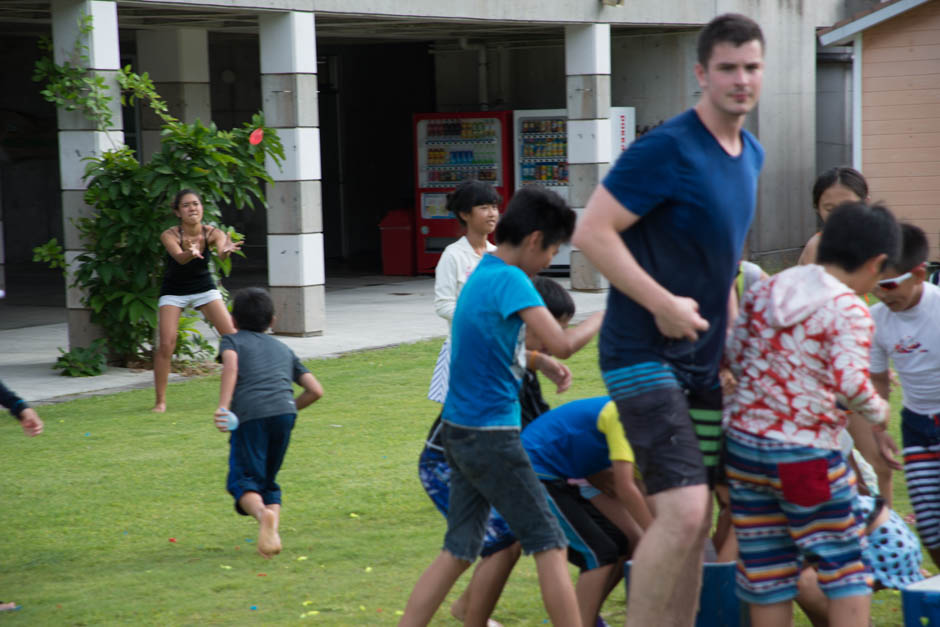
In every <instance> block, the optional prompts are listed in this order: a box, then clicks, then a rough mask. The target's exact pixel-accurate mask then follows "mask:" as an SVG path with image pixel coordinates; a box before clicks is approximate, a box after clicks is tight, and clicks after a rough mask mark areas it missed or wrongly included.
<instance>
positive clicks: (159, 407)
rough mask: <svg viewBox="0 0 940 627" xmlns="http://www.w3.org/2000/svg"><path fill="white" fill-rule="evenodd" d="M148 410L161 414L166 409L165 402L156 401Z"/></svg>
mask: <svg viewBox="0 0 940 627" xmlns="http://www.w3.org/2000/svg"><path fill="white" fill-rule="evenodd" d="M150 411H152V412H154V413H155V414H162V413H163V412H165V411H166V403H157V404H156V405H154V406H153V409H151V410H150Z"/></svg>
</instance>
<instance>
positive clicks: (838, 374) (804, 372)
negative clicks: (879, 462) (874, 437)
mask: <svg viewBox="0 0 940 627" xmlns="http://www.w3.org/2000/svg"><path fill="white" fill-rule="evenodd" d="M899 246H900V237H899V230H898V225H897V223H896V221H895V219H894V217H893V216H892V215H891V213H890V212H889V211H888V210H887V209H886V208H884V207H880V206H869V205H866V204H865V203H860V202H859V203H845V204H843V205H840V206H839V207H838V208H837V209H836V210H835V211H834V212H833V213H832V215H831V216H830V217H829V220H828V221H827V222H826V225H825V228H824V229H823V234H822V238H821V240H820V244H819V252H818V255H817V263H818V264H819V265H806V266H797V267H794V268H790V269H789V270H786V271H784V272H781V273H779V274H777V275H776V276H774V277H773V278H771V279H768V280H766V281H763V282H761V283H759V284H758V285H756V286H755V287H754V288H752V289H751V290H750V291H749V292H748V293H747V294H746V295H745V297H744V301H743V303H742V305H741V313H740V315H739V316H738V319H737V321H736V322H735V325H734V329H733V331H732V333H731V334H730V336H729V338H728V341H727V351H726V352H727V355H726V356H727V359H728V362H729V364H730V367H731V371H732V373H733V374H734V376H735V378H736V379H737V381H738V385H737V389H736V390H735V393H734V395H733V396H732V398H731V400H730V402H729V403H728V404H727V405H726V407H725V409H724V426H725V429H726V446H727V473H728V479H729V483H730V486H731V510H732V518H733V521H734V527H735V533H736V535H737V537H738V542H739V545H740V549H739V550H740V559H739V561H738V577H737V581H738V596H739V597H740V598H742V599H743V600H745V601H747V602H748V603H750V605H751V622H752V623H753V624H755V625H777V624H789V621H791V620H792V612H793V604H792V600H793V598H794V597H795V596H796V594H797V580H798V578H799V574H800V566H801V563H802V556H808V555H812V556H814V557H815V558H818V560H819V561H818V570H819V582H820V587H821V588H822V590H823V592H824V593H825V594H826V596H827V597H829V599H830V603H829V620H830V624H831V625H867V624H868V615H869V610H870V607H869V602H870V594H871V581H872V578H871V572H870V571H869V569H868V568H867V567H866V566H865V565H864V563H863V562H862V558H861V550H862V542H863V532H864V523H863V521H860V520H856V517H855V515H854V514H853V510H852V503H853V501H854V499H855V494H856V490H855V476H854V474H853V473H852V471H851V470H850V469H849V467H848V465H847V464H846V462H845V459H844V458H843V457H842V454H841V451H840V449H839V434H840V432H842V431H843V430H844V429H845V425H846V416H845V411H844V410H843V409H840V408H839V407H838V406H837V403H841V405H842V406H844V407H846V408H848V409H851V410H853V411H856V412H858V413H859V414H861V415H862V416H864V417H865V418H867V419H868V420H869V421H870V422H871V423H872V424H873V425H878V426H876V427H875V428H879V429H882V430H883V429H884V424H885V423H886V421H887V419H888V415H889V411H888V405H887V403H886V402H885V401H884V400H883V399H882V398H881V397H880V396H878V394H877V393H876V391H875V389H874V387H873V386H872V385H871V383H870V381H869V376H868V367H869V347H870V346H871V339H872V334H873V331H874V327H873V324H872V321H871V316H870V315H869V313H868V307H867V306H866V305H865V303H864V302H862V300H861V299H859V298H858V296H857V295H858V294H864V293H866V292H868V291H870V290H871V289H872V288H873V287H874V285H875V282H876V281H877V280H878V278H879V275H880V273H881V271H882V270H883V268H884V266H885V263H887V262H889V261H892V260H894V259H895V258H896V257H897V255H898V252H899Z"/></svg>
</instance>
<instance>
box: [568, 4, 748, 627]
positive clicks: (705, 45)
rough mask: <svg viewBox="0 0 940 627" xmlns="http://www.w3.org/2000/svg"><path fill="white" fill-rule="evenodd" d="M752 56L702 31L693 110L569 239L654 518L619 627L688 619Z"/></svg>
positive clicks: (631, 157) (741, 231) (714, 32)
mask: <svg viewBox="0 0 940 627" xmlns="http://www.w3.org/2000/svg"><path fill="white" fill-rule="evenodd" d="M763 53H764V38H763V34H762V33H761V30H760V27H759V26H758V25H757V24H756V23H755V22H754V21H752V20H751V19H749V18H747V17H744V16H742V15H735V14H727V15H722V16H719V17H717V18H715V19H714V20H712V21H711V22H710V23H709V24H708V25H707V26H706V27H705V28H704V29H703V30H702V32H701V34H700V35H699V40H698V63H697V64H696V66H695V75H696V78H697V79H698V83H699V86H700V87H701V90H702V95H701V98H700V99H699V102H698V103H697V104H696V105H695V107H693V108H692V109H691V110H689V111H687V112H685V113H683V114H681V115H679V116H677V117H675V118H673V119H672V120H669V121H668V122H666V123H665V124H663V125H662V126H660V127H658V128H656V129H654V130H653V131H651V132H649V133H648V134H646V135H644V136H642V137H640V138H639V139H637V140H636V141H635V142H634V143H633V144H632V145H631V146H630V148H629V149H628V150H627V151H626V152H624V153H623V154H622V155H621V156H620V158H619V159H618V161H617V163H616V164H615V165H614V166H613V168H611V170H610V172H609V173H608V175H607V176H606V178H605V179H604V181H603V183H602V184H601V185H600V186H598V187H597V189H596V190H595V191H594V193H593V195H592V196H591V199H590V200H589V201H588V206H587V209H586V211H585V214H584V216H583V217H582V218H581V220H580V222H579V224H578V228H577V231H576V233H575V238H574V244H575V245H576V246H577V247H578V248H580V249H581V250H582V251H583V252H584V254H585V256H586V257H587V258H588V259H589V260H590V261H591V262H592V263H593V264H594V265H595V266H596V267H597V268H598V270H600V271H601V272H602V273H603V274H604V275H605V276H606V277H607V278H608V279H609V280H610V283H611V290H610V294H609V297H608V304H607V316H606V317H605V318H604V325H603V328H602V330H601V338H600V361H601V370H602V372H603V375H604V381H605V383H606V384H607V389H608V391H609V392H610V396H611V397H612V398H613V399H614V401H615V402H616V403H617V409H618V411H619V412H620V419H621V421H622V422H623V425H624V428H625V430H626V432H627V433H629V434H630V443H631V444H632V446H633V448H634V452H635V454H636V461H637V466H638V467H639V469H640V472H642V473H643V478H644V480H645V482H646V486H647V489H648V491H649V493H650V495H651V498H652V500H653V502H654V504H655V507H654V508H655V510H656V516H655V518H654V521H653V524H652V525H651V526H650V528H649V529H648V530H647V532H646V534H644V536H643V540H642V541H641V542H640V544H639V546H638V547H637V551H636V552H635V553H634V557H633V560H634V565H633V569H634V572H635V573H636V574H637V576H635V577H631V582H630V599H629V603H628V607H629V611H628V615H627V624H628V625H652V624H691V622H692V620H693V618H694V616H693V615H692V612H693V611H694V608H695V605H696V604H695V599H697V595H698V589H699V586H700V583H701V568H700V565H701V561H702V547H703V543H704V539H705V535H706V533H707V530H708V522H709V520H708V511H709V507H708V502H709V501H708V499H709V493H708V485H707V484H708V480H709V475H708V471H707V470H706V466H705V461H706V460H705V458H704V457H703V455H702V451H701V450H700V449H699V442H698V438H697V437H696V428H695V425H694V424H693V420H695V421H697V422H699V423H700V424H701V430H700V431H701V433H703V434H706V435H708V436H709V438H713V439H712V440H711V441H710V442H709V446H710V447H714V446H715V439H716V438H717V430H718V428H719V423H718V422H717V421H718V417H719V416H720V403H721V393H720V389H719V386H718V363H719V360H720V358H721V352H722V348H723V344H724V334H725V328H726V326H727V306H728V297H729V294H730V290H731V285H732V280H733V277H734V272H735V268H736V264H737V261H738V259H739V257H740V255H741V249H742V247H743V244H744V238H745V235H746V233H747V230H748V227H749V226H750V223H751V218H752V217H753V214H754V206H755V202H756V192H757V176H758V173H759V171H760V168H761V165H762V163H763V159H764V154H763V150H762V148H761V147H760V144H758V142H757V140H756V139H755V138H754V137H753V136H752V135H751V134H750V133H748V132H747V131H745V130H744V129H743V125H744V119H745V116H746V115H747V113H748V112H749V111H750V110H751V109H752V108H753V107H754V106H755V105H756V104H757V100H758V97H759V96H760V89H761V81H762V73H763ZM690 408H691V411H690ZM703 445H704V443H703ZM713 453H714V450H713V449H710V450H709V457H710V459H709V460H708V461H714V458H715V456H714V455H713ZM690 539H695V540H694V541H691V542H690V541H689V540H690ZM664 617H666V618H665V619H664Z"/></svg>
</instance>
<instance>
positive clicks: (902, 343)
mask: <svg viewBox="0 0 940 627" xmlns="http://www.w3.org/2000/svg"><path fill="white" fill-rule="evenodd" d="M901 237H902V250H901V256H900V258H899V260H898V262H897V263H896V264H895V265H891V266H888V267H887V268H886V269H885V272H884V273H883V274H882V279H881V280H880V281H879V282H878V284H877V285H876V287H875V289H874V290H873V291H874V294H875V296H877V297H878V298H879V299H881V302H880V303H878V304H877V305H875V306H874V307H872V309H871V316H872V319H874V321H875V337H874V340H873V341H872V347H871V380H872V383H874V385H875V389H877V390H878V393H879V394H880V395H881V396H882V397H884V398H888V394H889V392H890V387H891V379H890V376H889V370H888V361H889V360H890V361H892V362H894V368H895V370H896V371H897V373H898V378H899V379H900V380H901V389H902V390H903V392H904V407H903V409H902V410H901V437H902V440H903V445H904V451H903V453H904V475H905V478H906V479H907V490H908V494H909V495H910V498H911V505H912V506H913V508H914V515H915V516H916V518H917V532H918V533H919V534H920V539H921V542H923V544H924V546H926V547H927V551H928V552H929V553H930V557H931V558H932V559H933V561H934V564H937V565H940V376H938V375H940V324H938V321H940V287H937V286H936V285H933V284H932V283H929V282H928V281H926V278H927V268H926V262H927V253H928V250H929V246H928V244H927V236H926V235H925V234H924V232H923V231H922V230H921V229H919V228H918V227H916V226H914V225H912V224H902V225H901ZM876 438H877V439H878V440H879V443H880V445H881V452H882V455H884V457H885V459H886V460H887V461H888V463H889V464H890V465H892V466H893V467H895V468H897V469H898V470H900V468H901V466H900V464H898V462H897V461H896V460H895V458H894V453H897V450H898V449H897V445H896V444H895V443H894V441H893V440H892V439H891V436H890V435H888V434H887V433H881V434H876Z"/></svg>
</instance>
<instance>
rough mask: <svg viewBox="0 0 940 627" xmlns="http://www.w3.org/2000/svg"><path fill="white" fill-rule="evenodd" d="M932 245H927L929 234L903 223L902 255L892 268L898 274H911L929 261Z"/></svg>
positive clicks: (917, 227)
mask: <svg viewBox="0 0 940 627" xmlns="http://www.w3.org/2000/svg"><path fill="white" fill-rule="evenodd" d="M929 252H930V244H928V243H927V234H926V233H924V230H923V229H922V228H920V227H919V226H914V225H913V224H909V223H907V222H902V223H901V254H900V255H899V256H898V260H897V262H895V263H892V264H891V267H892V268H894V269H895V270H897V271H898V274H904V273H905V272H910V271H911V270H913V269H914V268H916V267H917V266H919V265H920V264H922V263H924V262H925V261H927V255H928V253H929Z"/></svg>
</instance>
